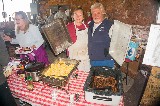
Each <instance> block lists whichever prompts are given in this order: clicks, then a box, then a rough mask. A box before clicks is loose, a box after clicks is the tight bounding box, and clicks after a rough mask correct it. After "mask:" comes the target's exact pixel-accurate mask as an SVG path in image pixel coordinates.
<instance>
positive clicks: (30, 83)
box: [27, 76, 34, 90]
mask: <svg viewBox="0 0 160 106" xmlns="http://www.w3.org/2000/svg"><path fill="white" fill-rule="evenodd" d="M33 88H34V86H33V78H32V77H31V76H28V77H27V89H28V90H33Z"/></svg>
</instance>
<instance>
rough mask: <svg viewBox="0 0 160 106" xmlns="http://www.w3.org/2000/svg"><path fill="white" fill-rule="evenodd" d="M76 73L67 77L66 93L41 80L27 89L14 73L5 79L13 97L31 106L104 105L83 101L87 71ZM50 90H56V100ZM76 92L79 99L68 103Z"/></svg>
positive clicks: (23, 81) (121, 105)
mask: <svg viewBox="0 0 160 106" xmlns="http://www.w3.org/2000/svg"><path fill="white" fill-rule="evenodd" d="M77 73H78V77H77V79H76V78H73V77H70V78H69V83H70V84H69V86H66V87H65V89H68V88H69V90H68V93H67V92H66V91H65V90H62V89H57V88H53V87H50V86H47V85H46V84H44V83H42V82H33V84H34V90H33V91H29V90H28V89H27V84H26V82H25V80H24V79H22V78H20V77H19V76H17V74H16V73H15V74H13V75H11V76H10V77H9V78H8V80H7V81H8V84H9V87H10V89H11V91H12V94H13V96H14V97H16V98H19V99H21V100H22V101H25V102H27V103H29V104H31V105H33V106H104V105H100V104H96V103H90V102H87V101H85V97H84V94H85V93H84V91H83V86H84V83H85V81H86V78H87V76H88V73H86V72H84V71H77ZM52 91H56V92H57V98H56V100H53V99H52V95H51V93H52ZM76 93H78V94H80V96H79V100H78V101H74V102H73V103H72V105H70V95H71V94H76ZM107 106H108V105H107ZM119 106H124V103H123V97H122V98H121V102H120V103H119Z"/></svg>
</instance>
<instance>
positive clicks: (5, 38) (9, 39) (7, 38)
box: [2, 34, 12, 41]
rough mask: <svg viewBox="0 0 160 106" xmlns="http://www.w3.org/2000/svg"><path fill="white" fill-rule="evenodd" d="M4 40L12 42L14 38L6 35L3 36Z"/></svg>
mask: <svg viewBox="0 0 160 106" xmlns="http://www.w3.org/2000/svg"><path fill="white" fill-rule="evenodd" d="M2 39H3V40H4V41H12V38H11V37H9V36H7V35H5V34H4V35H3V36H2Z"/></svg>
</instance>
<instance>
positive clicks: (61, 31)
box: [42, 19, 72, 55]
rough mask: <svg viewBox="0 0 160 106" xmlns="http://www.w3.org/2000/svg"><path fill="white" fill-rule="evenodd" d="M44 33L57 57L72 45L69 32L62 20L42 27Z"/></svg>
mask: <svg viewBox="0 0 160 106" xmlns="http://www.w3.org/2000/svg"><path fill="white" fill-rule="evenodd" d="M42 31H43V32H44V34H45V36H46V38H47V40H48V42H49V44H50V46H51V48H52V50H53V52H54V53H55V55H58V54H60V53H61V52H62V51H64V50H66V49H67V48H68V47H69V46H71V45H72V41H71V38H70V36H69V33H68V30H67V28H66V25H65V24H64V21H63V20H62V19H55V20H53V21H52V22H51V23H48V24H45V25H44V26H42Z"/></svg>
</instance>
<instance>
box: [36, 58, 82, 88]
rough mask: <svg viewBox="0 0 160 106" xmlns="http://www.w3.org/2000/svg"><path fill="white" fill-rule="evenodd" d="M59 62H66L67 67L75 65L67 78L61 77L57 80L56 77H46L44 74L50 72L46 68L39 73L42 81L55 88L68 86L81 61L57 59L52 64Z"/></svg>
mask: <svg viewBox="0 0 160 106" xmlns="http://www.w3.org/2000/svg"><path fill="white" fill-rule="evenodd" d="M59 61H64V62H65V64H66V65H71V64H72V65H74V67H73V68H72V69H71V70H70V73H69V74H68V75H66V76H61V77H59V78H55V77H54V76H45V75H44V73H45V72H46V71H47V70H48V68H50V66H49V67H47V68H45V69H44V70H42V71H41V72H39V73H38V75H39V76H40V78H41V80H42V81H43V82H44V83H46V84H48V85H49V86H55V87H63V86H65V85H66V84H67V82H68V80H69V77H70V76H71V75H72V73H73V71H74V70H76V68H77V66H78V64H79V61H77V60H75V59H68V58H58V59H56V60H55V61H54V62H53V63H52V64H56V63H57V62H59Z"/></svg>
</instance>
